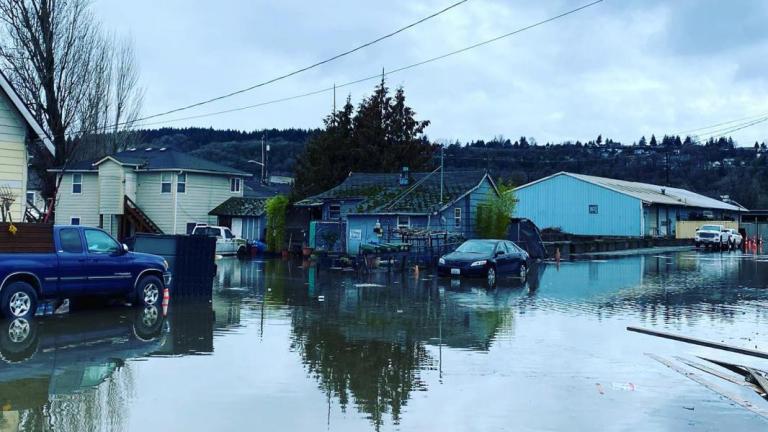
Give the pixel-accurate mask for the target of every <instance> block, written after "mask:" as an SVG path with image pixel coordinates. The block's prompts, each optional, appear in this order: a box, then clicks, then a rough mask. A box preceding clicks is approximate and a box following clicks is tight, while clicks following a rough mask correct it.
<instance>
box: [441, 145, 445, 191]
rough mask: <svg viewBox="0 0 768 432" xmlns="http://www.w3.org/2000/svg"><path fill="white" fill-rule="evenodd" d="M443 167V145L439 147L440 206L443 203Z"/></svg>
mask: <svg viewBox="0 0 768 432" xmlns="http://www.w3.org/2000/svg"><path fill="white" fill-rule="evenodd" d="M444 166H445V145H441V146H440V204H442V203H443V189H444V184H445V176H444V173H443V171H444V170H443V167H444Z"/></svg>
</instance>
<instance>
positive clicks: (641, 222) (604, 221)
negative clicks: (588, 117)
mask: <svg viewBox="0 0 768 432" xmlns="http://www.w3.org/2000/svg"><path fill="white" fill-rule="evenodd" d="M515 195H516V198H517V200H518V203H517V206H516V208H515V216H516V217H521V218H527V219H530V220H532V221H533V222H534V223H535V224H536V225H537V226H538V227H539V228H540V229H548V228H549V229H558V230H560V231H562V232H564V233H569V234H574V235H587V236H617V237H644V236H661V237H668V236H675V232H676V229H677V226H678V225H679V223H680V222H681V221H689V220H690V221H701V220H717V221H735V220H738V215H739V214H740V213H741V212H743V211H746V209H745V208H743V207H741V206H739V205H738V204H737V203H735V202H733V201H729V202H725V201H720V200H717V199H714V198H710V197H706V196H704V195H700V194H697V193H694V192H690V191H687V190H684V189H677V188H671V187H667V186H657V185H652V184H647V183H638V182H630V181H624V180H616V179H609V178H603V177H595V176H588V175H583V174H574V173H569V172H560V173H557V174H553V175H551V176H549V177H544V178H542V179H540V180H537V181H534V182H531V183H528V184H526V185H523V186H520V187H518V188H517V189H515Z"/></svg>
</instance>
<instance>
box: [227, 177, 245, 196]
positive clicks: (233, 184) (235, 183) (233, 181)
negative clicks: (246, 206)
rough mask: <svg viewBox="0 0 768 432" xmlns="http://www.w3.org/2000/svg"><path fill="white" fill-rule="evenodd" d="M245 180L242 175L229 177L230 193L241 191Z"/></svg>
mask: <svg viewBox="0 0 768 432" xmlns="http://www.w3.org/2000/svg"><path fill="white" fill-rule="evenodd" d="M242 183H243V180H242V179H241V178H240V177H230V178H229V192H230V193H238V194H239V193H240V191H241V190H242V189H243V184H242Z"/></svg>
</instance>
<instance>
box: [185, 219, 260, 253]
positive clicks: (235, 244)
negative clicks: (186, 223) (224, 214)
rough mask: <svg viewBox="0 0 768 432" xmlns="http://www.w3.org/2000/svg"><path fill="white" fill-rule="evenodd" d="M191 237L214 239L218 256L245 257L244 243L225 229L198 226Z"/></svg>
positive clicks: (245, 246) (213, 226)
mask: <svg viewBox="0 0 768 432" xmlns="http://www.w3.org/2000/svg"><path fill="white" fill-rule="evenodd" d="M192 235H204V236H210V237H216V253H217V254H218V255H237V256H238V257H242V256H245V253H246V250H247V245H246V241H245V240H243V239H241V238H240V237H237V236H236V235H234V234H233V233H232V231H231V230H230V229H229V228H227V227H221V226H215V225H206V224H198V225H196V226H195V228H194V229H192Z"/></svg>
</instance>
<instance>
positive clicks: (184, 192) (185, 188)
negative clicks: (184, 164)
mask: <svg viewBox="0 0 768 432" xmlns="http://www.w3.org/2000/svg"><path fill="white" fill-rule="evenodd" d="M182 177H183V178H184V181H179V178H182ZM182 185H183V186H184V190H183V191H179V186H182ZM176 193H178V194H186V193H187V173H185V172H181V173H178V174H176Z"/></svg>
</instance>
